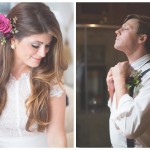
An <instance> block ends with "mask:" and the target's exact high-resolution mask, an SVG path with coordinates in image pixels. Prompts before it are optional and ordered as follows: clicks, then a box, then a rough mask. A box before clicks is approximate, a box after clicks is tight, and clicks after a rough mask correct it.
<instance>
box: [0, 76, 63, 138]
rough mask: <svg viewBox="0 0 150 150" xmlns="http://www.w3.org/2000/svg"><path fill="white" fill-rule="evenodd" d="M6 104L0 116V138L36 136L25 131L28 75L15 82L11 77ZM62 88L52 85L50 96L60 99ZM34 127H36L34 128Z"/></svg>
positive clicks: (28, 87) (28, 89)
mask: <svg viewBox="0 0 150 150" xmlns="http://www.w3.org/2000/svg"><path fill="white" fill-rule="evenodd" d="M6 88H7V95H8V96H7V102H6V106H5V108H4V110H3V112H2V115H1V116H0V137H8V136H9V137H20V136H28V135H32V134H33V135H34V134H38V133H37V132H27V131H26V130H25V126H26V122H27V120H28V116H27V114H26V107H25V101H26V100H27V98H28V97H29V94H30V90H31V89H30V81H29V74H27V73H26V74H22V76H21V77H20V78H19V79H18V80H16V79H15V78H14V77H13V76H12V75H11V76H10V80H9V82H8V83H7V85H6ZM63 92H64V88H63V87H61V86H60V85H57V84H56V85H52V87H51V92H50V96H51V97H53V96H56V97H60V96H61V95H62V94H63ZM35 127H36V126H35Z"/></svg>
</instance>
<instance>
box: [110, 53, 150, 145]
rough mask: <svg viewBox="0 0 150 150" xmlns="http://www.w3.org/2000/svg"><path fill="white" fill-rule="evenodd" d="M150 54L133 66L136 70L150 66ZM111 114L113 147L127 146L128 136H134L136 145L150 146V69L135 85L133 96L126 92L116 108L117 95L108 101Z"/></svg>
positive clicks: (143, 69)
mask: <svg viewBox="0 0 150 150" xmlns="http://www.w3.org/2000/svg"><path fill="white" fill-rule="evenodd" d="M148 60H150V54H147V55H145V56H143V57H141V58H140V59H138V60H137V61H135V62H134V63H132V64H131V66H132V67H133V68H134V69H135V70H142V72H143V71H145V70H147V69H148V68H150V63H147V64H145V63H146V62H147V61H148ZM108 106H109V107H110V111H111V115H110V119H109V128H110V138H111V143H112V146H113V147H127V142H126V138H129V139H130V138H131V139H132V138H134V140H135V147H150V71H149V72H147V73H146V74H145V75H144V76H143V77H142V81H141V83H140V84H139V85H138V86H137V87H135V89H134V95H133V98H132V97H131V96H129V94H124V95H123V96H122V97H121V99H120V101H119V104H118V108H117V109H116V95H115V94H114V97H113V100H110V99H109V101H108Z"/></svg>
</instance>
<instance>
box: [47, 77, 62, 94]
mask: <svg viewBox="0 0 150 150" xmlns="http://www.w3.org/2000/svg"><path fill="white" fill-rule="evenodd" d="M64 92H65V87H64V83H63V82H58V81H57V80H56V79H53V80H52V81H51V85H50V96H51V97H53V96H56V97H60V96H62V95H63V93H64Z"/></svg>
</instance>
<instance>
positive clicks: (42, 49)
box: [12, 33, 52, 67]
mask: <svg viewBox="0 0 150 150" xmlns="http://www.w3.org/2000/svg"><path fill="white" fill-rule="evenodd" d="M51 41H52V36H51V35H49V34H46V33H43V34H35V35H31V36H29V37H25V38H23V39H22V40H21V41H18V40H17V39H14V40H13V42H12V44H14V46H15V49H14V50H13V51H14V52H13V53H14V62H15V63H18V64H20V65H22V64H23V65H27V66H28V67H38V66H39V64H40V62H41V60H42V58H44V57H45V56H46V54H47V53H48V51H49V50H50V44H51Z"/></svg>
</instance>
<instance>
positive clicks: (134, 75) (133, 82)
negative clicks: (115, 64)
mask: <svg viewBox="0 0 150 150" xmlns="http://www.w3.org/2000/svg"><path fill="white" fill-rule="evenodd" d="M141 73H142V71H141V70H139V71H138V70H132V71H131V74H130V76H129V77H128V78H127V82H126V85H127V89H128V90H130V88H131V87H136V86H138V85H139V84H140V82H141V77H142V75H141Z"/></svg>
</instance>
